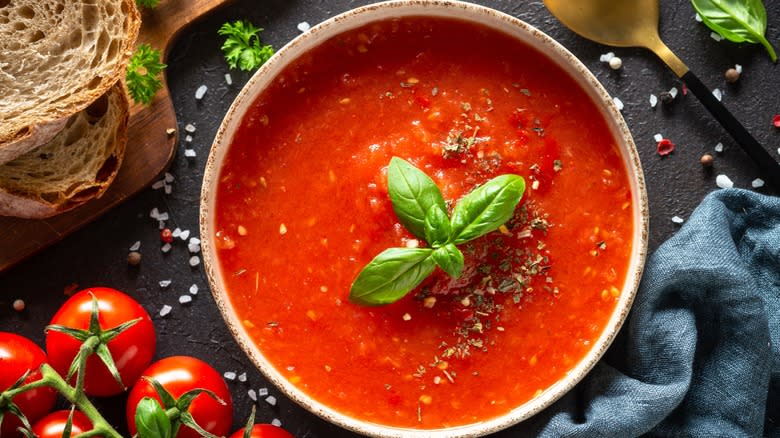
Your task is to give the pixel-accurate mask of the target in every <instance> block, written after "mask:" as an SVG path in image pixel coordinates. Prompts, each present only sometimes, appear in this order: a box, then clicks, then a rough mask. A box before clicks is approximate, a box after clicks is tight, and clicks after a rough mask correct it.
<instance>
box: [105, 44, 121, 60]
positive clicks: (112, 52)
mask: <svg viewBox="0 0 780 438" xmlns="http://www.w3.org/2000/svg"><path fill="white" fill-rule="evenodd" d="M118 51H119V42H118V41H117V40H112V41H111V44H109V45H108V53H106V59H111V60H113V59H114V57H115V56H116V53H117V52H118Z"/></svg>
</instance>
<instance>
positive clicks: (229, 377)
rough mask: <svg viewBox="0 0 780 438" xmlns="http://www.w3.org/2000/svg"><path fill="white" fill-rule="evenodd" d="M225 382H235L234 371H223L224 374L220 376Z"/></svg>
mask: <svg viewBox="0 0 780 438" xmlns="http://www.w3.org/2000/svg"><path fill="white" fill-rule="evenodd" d="M222 377H224V378H225V379H226V380H230V381H233V380H236V373H235V372H234V371H225V374H223V375H222Z"/></svg>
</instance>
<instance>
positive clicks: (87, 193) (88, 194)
mask: <svg viewBox="0 0 780 438" xmlns="http://www.w3.org/2000/svg"><path fill="white" fill-rule="evenodd" d="M99 191H100V187H90V188H88V189H84V190H82V191H80V192H78V193H76V194H74V195H73V196H71V197H70V203H71V204H73V203H81V202H84V201H88V200H90V199H92V198H94V197H95V193H97V192H99Z"/></svg>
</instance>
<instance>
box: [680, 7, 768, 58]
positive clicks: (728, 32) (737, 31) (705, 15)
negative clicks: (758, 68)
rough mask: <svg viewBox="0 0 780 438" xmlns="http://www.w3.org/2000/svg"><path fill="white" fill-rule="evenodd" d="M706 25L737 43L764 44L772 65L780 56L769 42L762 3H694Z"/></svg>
mask: <svg viewBox="0 0 780 438" xmlns="http://www.w3.org/2000/svg"><path fill="white" fill-rule="evenodd" d="M691 3H692V4H693V8H694V9H696V12H697V13H698V14H699V16H700V17H701V19H702V21H703V22H704V24H706V25H707V27H709V28H710V29H712V30H714V31H715V32H717V33H719V34H720V36H722V37H723V38H725V39H727V40H729V41H732V42H735V43H745V42H747V43H753V44H761V45H763V46H764V47H765V48H766V50H767V52H769V56H770V58H772V61H773V62H777V54H776V53H775V49H774V48H773V47H772V44H770V43H769V41H767V39H766V37H765V36H764V34H765V33H766V20H767V19H766V9H765V8H764V3H763V2H762V1H761V0H691Z"/></svg>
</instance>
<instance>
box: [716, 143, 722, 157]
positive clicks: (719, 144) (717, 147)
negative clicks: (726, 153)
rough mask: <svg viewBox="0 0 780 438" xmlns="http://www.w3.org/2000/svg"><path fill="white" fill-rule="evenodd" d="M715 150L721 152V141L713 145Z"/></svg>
mask: <svg viewBox="0 0 780 438" xmlns="http://www.w3.org/2000/svg"><path fill="white" fill-rule="evenodd" d="M715 152H717V153H719V154H721V153H723V143H718V144H716V145H715Z"/></svg>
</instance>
